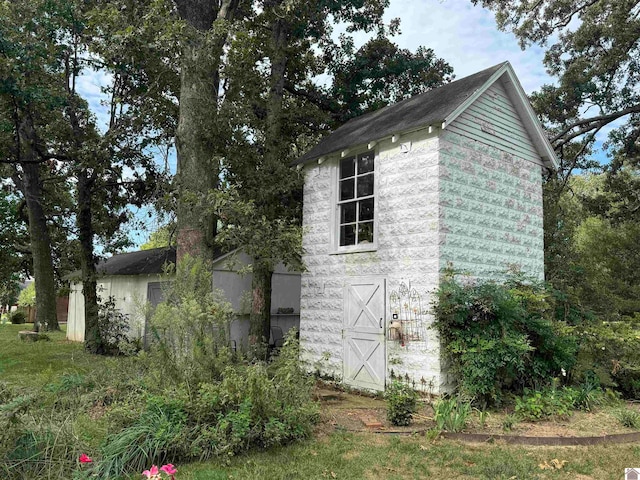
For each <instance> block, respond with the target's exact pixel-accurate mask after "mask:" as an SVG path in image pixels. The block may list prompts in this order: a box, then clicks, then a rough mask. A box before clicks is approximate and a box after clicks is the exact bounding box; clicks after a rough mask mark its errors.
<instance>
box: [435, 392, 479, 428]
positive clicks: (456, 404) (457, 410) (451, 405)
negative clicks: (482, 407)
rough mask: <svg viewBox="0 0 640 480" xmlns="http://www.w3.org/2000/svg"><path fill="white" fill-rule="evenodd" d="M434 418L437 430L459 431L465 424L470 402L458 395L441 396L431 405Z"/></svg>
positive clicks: (469, 410)
mask: <svg viewBox="0 0 640 480" xmlns="http://www.w3.org/2000/svg"><path fill="white" fill-rule="evenodd" d="M433 411H434V420H435V422H436V426H437V427H438V429H439V430H446V431H447V432H461V431H462V430H464V427H465V426H466V425H467V418H468V417H469V414H470V413H471V404H470V403H469V402H466V401H463V400H462V399H460V398H459V397H451V398H442V399H440V400H438V401H436V402H435V404H434V405H433Z"/></svg>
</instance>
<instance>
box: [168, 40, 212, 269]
mask: <svg viewBox="0 0 640 480" xmlns="http://www.w3.org/2000/svg"><path fill="white" fill-rule="evenodd" d="M194 36H195V37H196V38H193V39H192V40H191V41H190V42H189V44H188V45H185V47H184V48H183V52H182V71H181V74H180V75H181V81H180V84H181V86H180V112H179V120H178V130H177V132H176V148H177V152H178V175H177V178H178V192H179V195H178V211H177V216H178V261H179V260H180V258H181V257H182V256H183V255H184V254H185V253H189V254H190V255H192V256H201V257H203V258H205V259H212V258H213V238H214V236H215V233H216V221H215V219H214V218H213V215H211V214H210V213H207V211H206V209H207V206H206V204H205V203H204V202H203V199H204V198H206V196H207V194H208V193H209V191H211V190H212V189H214V188H215V187H216V185H217V184H218V175H219V173H220V166H219V163H218V162H217V159H216V153H217V148H216V145H215V139H214V138H213V137H214V135H215V122H216V116H217V109H218V105H217V102H218V92H217V85H216V82H214V79H215V77H216V76H217V70H218V62H212V60H211V57H212V56H215V54H212V53H211V52H209V51H208V50H207V48H206V41H205V36H206V34H205V33H201V32H196V33H195V34H194Z"/></svg>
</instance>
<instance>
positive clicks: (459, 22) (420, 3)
mask: <svg viewBox="0 0 640 480" xmlns="http://www.w3.org/2000/svg"><path fill="white" fill-rule="evenodd" d="M393 18H400V21H401V23H400V32H401V33H400V34H399V35H397V36H396V37H395V38H394V39H393V41H394V42H395V43H397V44H398V45H399V46H400V47H401V48H408V49H410V50H411V51H415V50H416V48H418V47H419V46H421V45H422V46H425V47H428V48H432V49H433V50H434V52H435V54H436V55H437V56H438V57H441V58H443V59H445V60H446V61H447V62H448V63H449V64H450V65H451V66H452V67H453V69H454V74H455V76H456V78H458V79H459V78H463V77H465V76H467V75H471V74H473V73H475V72H478V71H480V70H483V69H485V68H488V67H491V66H493V65H496V64H498V63H501V62H504V61H509V62H510V63H511V65H512V66H513V68H514V70H515V72H516V75H517V76H518V78H519V80H520V83H521V84H522V87H523V88H524V90H525V92H526V93H527V94H530V93H532V92H534V91H535V90H538V89H539V88H540V87H541V86H542V85H543V84H548V83H553V79H552V78H551V77H549V76H548V75H547V73H546V71H545V68H544V65H543V63H542V61H543V58H544V50H543V49H542V48H541V47H539V46H533V47H528V48H527V49H526V50H524V51H523V50H521V49H520V46H519V45H518V41H517V39H516V38H515V36H514V35H513V34H511V33H506V32H501V31H499V30H498V28H497V26H496V22H495V19H494V15H493V13H491V12H490V11H488V10H485V9H483V8H482V7H480V6H474V5H473V4H472V3H471V2H470V1H469V0H391V2H390V7H389V8H388V9H387V11H386V13H385V21H386V22H387V23H388V22H389V21H390V20H391V19H393ZM339 32H340V29H339V28H336V32H335V33H336V35H337V34H338V33H339ZM355 40H356V44H357V46H358V45H361V44H363V43H364V42H365V41H366V40H367V38H366V36H365V35H363V34H361V35H356V36H355ZM107 81H108V77H106V76H105V75H104V74H103V73H101V72H94V73H92V74H89V75H86V76H85V77H84V78H83V79H82V82H81V85H80V89H81V91H82V92H83V93H84V95H85V98H87V100H88V101H89V104H90V106H91V108H92V110H93V111H94V112H96V115H97V118H98V122H99V124H100V123H101V124H102V125H105V122H106V112H105V109H104V107H101V106H100V101H101V100H102V95H101V92H100V86H101V85H104V84H105V83H106V82H107ZM605 133H606V132H605ZM171 168H172V171H174V172H175V157H174V161H173V162H171ZM146 214H147V212H146V211H141V212H137V216H139V217H140V219H144V218H145V217H146ZM154 221H155V220H154V219H149V220H147V221H146V223H147V224H148V226H149V228H154V225H153V222H154ZM134 236H135V238H134V240H135V242H136V243H137V244H140V243H143V242H144V241H146V237H147V236H148V233H140V232H136V233H134Z"/></svg>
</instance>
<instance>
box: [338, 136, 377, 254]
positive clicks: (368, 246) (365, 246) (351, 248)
mask: <svg viewBox="0 0 640 480" xmlns="http://www.w3.org/2000/svg"><path fill="white" fill-rule="evenodd" d="M369 152H371V153H372V154H373V195H372V196H371V197H364V198H373V242H371V243H361V244H356V245H343V246H341V245H340V205H341V203H346V202H340V161H341V160H343V158H340V157H338V158H337V159H336V160H335V161H333V162H332V168H331V179H332V181H331V185H332V195H331V203H332V207H331V253H332V254H344V253H358V252H374V251H376V250H377V249H378V209H379V202H378V198H379V197H378V193H379V187H378V185H379V182H378V177H379V166H378V163H379V156H378V149H377V148H374V149H366V148H363V149H359V150H356V151H354V152H349V155H346V156H345V157H353V156H356V157H357V156H359V155H363V154H365V153H369ZM356 169H357V162H356ZM356 174H357V170H356ZM356 189H357V185H356ZM356 195H357V192H356ZM356 212H357V208H356ZM356 215H357V213H356Z"/></svg>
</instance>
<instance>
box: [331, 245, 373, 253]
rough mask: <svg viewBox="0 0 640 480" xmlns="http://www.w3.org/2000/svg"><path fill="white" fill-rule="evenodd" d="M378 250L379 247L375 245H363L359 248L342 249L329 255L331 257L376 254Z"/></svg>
mask: <svg viewBox="0 0 640 480" xmlns="http://www.w3.org/2000/svg"><path fill="white" fill-rule="evenodd" d="M377 250H378V246H377V245H375V244H371V245H362V246H357V247H342V248H339V249H336V250H334V251H332V252H330V253H329V255H345V254H349V253H367V252H375V251H377Z"/></svg>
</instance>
